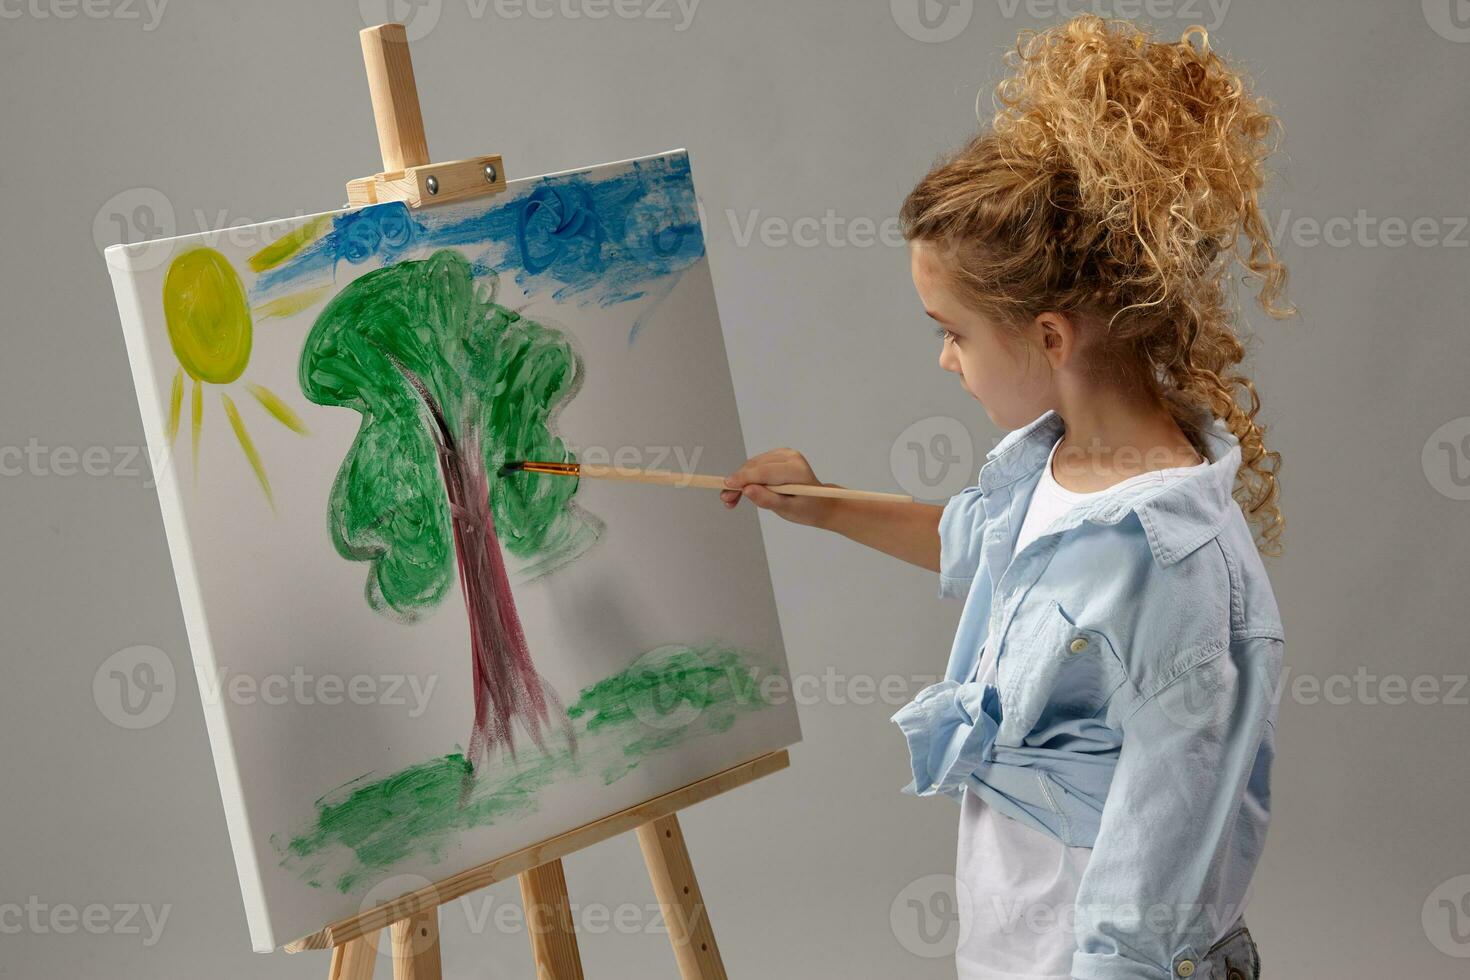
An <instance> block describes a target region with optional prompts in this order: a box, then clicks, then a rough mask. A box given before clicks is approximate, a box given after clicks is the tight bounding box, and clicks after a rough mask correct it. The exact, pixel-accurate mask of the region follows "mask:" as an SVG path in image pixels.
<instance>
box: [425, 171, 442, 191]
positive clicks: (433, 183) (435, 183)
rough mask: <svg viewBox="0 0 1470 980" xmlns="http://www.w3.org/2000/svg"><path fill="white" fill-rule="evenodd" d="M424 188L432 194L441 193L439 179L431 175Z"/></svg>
mask: <svg viewBox="0 0 1470 980" xmlns="http://www.w3.org/2000/svg"><path fill="white" fill-rule="evenodd" d="M424 186H425V187H427V188H428V189H429V193H430V194H437V193H439V178H438V177H435V176H434V175H433V174H430V175H429V179H428V180H426V181H424Z"/></svg>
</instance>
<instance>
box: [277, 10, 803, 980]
mask: <svg viewBox="0 0 1470 980" xmlns="http://www.w3.org/2000/svg"><path fill="white" fill-rule="evenodd" d="M361 36H362V54H363V61H364V62H365V63H366V65H367V75H368V87H369V89H370V90H371V92H372V99H373V116H374V118H375V120H376V122H377V128H378V144H379V146H380V148H381V149H382V154H383V172H382V173H379V174H374V175H373V176H371V177H361V178H358V179H357V180H353V181H349V182H348V184H347V200H348V203H349V205H358V206H360V205H367V204H376V203H381V202H385V201H403V202H404V203H405V204H407V205H408V206H409V207H413V208H416V207H420V206H422V205H424V204H429V203H440V202H447V201H455V200H462V199H464V198H470V197H478V196H482V195H485V194H495V193H498V192H500V191H503V190H504V189H505V166H504V164H503V163H502V161H501V158H500V157H499V156H483V157H474V158H472V159H469V160H455V161H453V162H450V163H440V164H432V163H430V162H429V147H428V142H427V140H426V139H425V137H424V121H423V117H422V116H421V115H420V113H419V98H418V88H417V86H416V85H415V84H414V77H413V62H412V60H411V59H410V58H409V53H408V38H407V36H406V34H405V32H404V28H403V25H402V24H381V25H379V26H377V27H370V28H368V29H367V30H365V31H362V32H361ZM789 764H790V759H789V757H788V755H787V753H786V751H785V750H784V749H783V750H780V751H777V752H770V753H767V754H766V755H763V756H760V757H759V758H756V759H752V760H751V761H750V762H746V763H743V764H741V765H738V766H735V767H734V768H731V769H726V770H725V771H724V772H720V773H716V774H715V775H713V776H709V777H707V778H705V779H701V780H699V781H698V782H694V783H691V784H689V785H688V786H684V787H682V788H680V789H677V790H674V791H673V792H670V793H665V794H664V795H663V796H658V797H655V798H654V799H651V800H648V801H646V802H643V803H640V804H638V805H637V806H633V807H629V808H628V809H626V810H622V811H620V812H618V813H615V814H613V815H611V816H608V817H603V818H602V819H600V820H595V821H593V822H591V823H588V824H584V825H582V826H581V827H578V828H576V829H574V830H570V831H568V832H567V833H564V834H562V835H560V836H558V837H552V838H549V839H547V840H544V841H541V842H540V843H538V844H533V845H531V846H530V847H527V848H524V849H522V850H519V851H516V852H514V853H512V854H507V855H505V856H504V857H501V858H497V859H496V860H494V861H490V862H488V863H486V864H482V865H480V866H479V867H476V868H471V869H469V870H468V871H462V872H460V873H459V874H457V875H454V876H453V877H450V878H446V879H444V880H443V881H439V882H436V883H435V884H432V885H429V886H427V887H425V888H421V889H419V890H418V891H415V892H410V893H409V894H407V895H403V896H401V897H399V898H397V899H395V900H394V901H392V902H389V903H387V904H384V905H379V906H377V907H376V908H373V909H369V910H368V911H366V912H362V913H360V914H358V915H355V916H352V917H351V918H347V919H343V920H341V921H339V922H334V923H332V924H331V925H329V926H327V927H326V928H325V929H321V930H320V931H318V932H314V933H312V934H311V935H309V936H303V937H302V938H300V939H298V940H296V941H295V942H292V943H289V944H288V945H287V946H286V951H287V952H290V953H296V952H300V951H301V950H307V949H330V950H331V951H332V965H331V972H330V974H329V977H330V980H369V978H371V977H372V975H373V970H374V967H375V965H376V959H377V943H378V940H379V938H380V937H381V935H382V931H383V929H385V928H386V929H387V930H388V933H389V936H390V937H391V940H392V953H393V976H394V977H395V980H439V978H440V976H441V971H440V963H439V906H441V905H444V904H446V903H448V902H452V901H454V900H455V899H456V898H460V897H462V896H464V895H468V894H470V893H471V892H474V891H477V890H479V889H481V888H484V887H485V886H487V885H489V884H491V883H493V882H496V881H503V880H505V879H506V878H508V877H510V876H511V875H516V876H518V878H519V879H520V885H521V901H522V902H523V904H524V906H525V921H526V930H527V932H528V934H529V935H530V939H531V951H532V953H533V955H534V956H535V959H536V974H537V977H538V980H581V978H582V960H581V957H580V955H579V953H578V951H577V934H576V930H575V927H574V924H573V922H572V912H571V904H570V902H569V901H568V898H567V881H566V876H565V874H564V873H563V872H562V866H561V858H562V857H564V856H565V855H567V854H571V853H572V852H573V851H579V850H581V849H583V848H585V847H589V846H591V845H593V844H595V843H597V842H598V841H602V840H606V839H607V838H609V837H613V836H616V835H617V834H621V833H625V832H626V831H629V830H636V831H637V833H638V845H639V847H640V848H641V849H642V850H643V860H644V863H645V864H646V865H647V866H648V876H649V878H650V879H652V881H653V890H654V893H655V894H656V895H657V896H658V903H659V908H660V910H661V911H662V913H663V917H664V922H665V925H666V926H667V928H668V931H669V942H670V943H671V944H672V945H673V947H674V958H675V959H676V960H677V962H678V965H679V973H680V975H681V976H682V977H683V978H684V980H723V978H724V977H725V975H726V974H725V966H724V963H723V962H722V961H721V960H720V951H719V948H718V947H717V946H716V945H715V934H714V930H713V929H712V928H711V927H710V922H709V916H708V915H707V914H706V912H705V906H704V896H703V895H702V894H701V893H700V890H699V882H697V881H696V880H695V878H694V866H693V864H691V863H690V860H689V851H688V849H687V848H685V846H684V835H683V833H682V832H681V831H680V830H679V818H678V811H680V810H682V809H684V808H685V807H688V806H692V805H694V804H695V803H698V802H700V801H701V800H707V799H709V798H710V797H712V796H717V795H719V794H720V793H724V792H727V791H729V790H732V789H734V788H735V787H737V786H743V785H744V784H746V783H748V782H751V781H752V780H755V779H758V778H760V777H761V776H765V775H769V774H770V773H773V772H777V771H779V770H781V769H784V768H786V766H787V765H789Z"/></svg>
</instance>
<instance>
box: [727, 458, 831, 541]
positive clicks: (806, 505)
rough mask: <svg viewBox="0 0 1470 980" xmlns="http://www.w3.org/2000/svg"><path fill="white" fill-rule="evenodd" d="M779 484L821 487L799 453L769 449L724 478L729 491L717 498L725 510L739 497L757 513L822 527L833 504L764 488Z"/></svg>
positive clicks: (824, 498)
mask: <svg viewBox="0 0 1470 980" xmlns="http://www.w3.org/2000/svg"><path fill="white" fill-rule="evenodd" d="M781 483H808V484H815V485H822V481H821V480H818V479H817V474H816V473H814V472H812V467H811V464H810V463H808V462H807V461H806V457H805V456H803V455H802V454H801V453H799V452H797V451H796V450H795V449H772V450H771V451H770V452H765V453H761V454H760V455H759V456H752V457H751V458H750V459H748V460H746V461H745V465H744V466H742V467H740V469H738V470H736V471H735V472H734V473H732V474H731V475H730V476H728V477H726V478H725V485H726V486H728V487H730V489H729V490H722V491H720V499H721V500H722V501H724V503H725V506H726V507H729V508H733V507H735V506H736V505H738V504H739V503H740V500H741V498H742V497H743V498H745V499H746V500H749V501H750V502H751V503H753V504H755V505H756V506H757V507H759V508H760V509H761V510H768V511H770V512H771V513H773V514H777V515H779V516H780V517H784V518H785V519H786V520H788V521H791V522H792V523H793V524H805V525H807V526H808V527H823V526H825V524H826V522H827V520H828V518H829V517H830V516H831V513H832V509H833V505H834V504H836V503H837V501H835V500H832V499H830V498H826V497H793V496H791V495H789V494H784V493H776V492H775V491H773V490H767V489H766V487H767V486H769V485H771V484H781Z"/></svg>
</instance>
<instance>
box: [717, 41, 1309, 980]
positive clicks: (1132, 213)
mask: <svg viewBox="0 0 1470 980" xmlns="http://www.w3.org/2000/svg"><path fill="white" fill-rule="evenodd" d="M1196 35H1197V36H1198V37H1197V43H1196V38H1195V36H1196ZM1010 60H1011V63H1012V67H1013V69H1014V70H1013V74H1012V75H1011V76H1010V77H1008V78H1007V79H1006V80H1005V81H1004V82H1002V83H1001V85H1000V86H999V88H998V90H997V111H996V114H995V117H994V120H993V123H992V125H991V127H990V129H989V130H988V131H985V132H982V133H981V134H980V135H978V136H976V137H975V138H974V139H972V140H971V141H970V142H969V144H968V145H966V146H965V147H964V148H963V149H961V150H960V151H959V152H958V153H955V154H953V155H952V156H950V157H949V158H947V159H945V160H942V161H941V162H940V163H939V164H938V165H937V166H935V168H934V169H933V170H932V171H930V172H929V174H928V175H927V176H926V177H925V178H924V179H923V180H922V181H921V182H920V183H919V185H918V186H917V187H916V188H914V190H913V191H912V192H911V193H910V194H909V196H908V199H907V200H906V201H905V202H904V205H903V209H902V214H901V217H902V221H903V225H904V229H905V237H906V238H907V240H908V242H909V249H910V260H911V268H912V273H913V280H914V286H915V288H916V290H917V291H918V294H919V299H920V300H921V302H922V303H923V305H924V310H925V312H926V313H927V314H928V315H929V316H930V317H931V318H932V319H933V320H934V321H935V322H936V324H937V325H938V333H939V335H940V337H941V338H942V341H941V342H942V345H943V347H942V351H941V353H940V357H939V365H940V367H942V368H943V369H944V370H946V371H949V372H951V373H953V374H955V375H957V376H958V378H959V382H960V384H961V385H963V386H964V388H965V390H966V391H967V392H969V393H970V394H971V395H972V396H974V398H975V399H976V400H977V401H979V402H980V403H981V404H982V405H983V406H984V408H985V411H986V414H987V415H989V416H990V419H991V421H993V422H994V423H995V424H996V425H997V426H999V427H1000V428H1001V429H1005V430H1011V431H1010V432H1009V434H1008V435H1006V436H1005V438H1003V439H1002V440H1001V441H1000V443H999V444H998V445H997V446H996V447H995V449H994V450H992V451H991V452H990V453H989V454H988V458H987V462H986V464H985V465H984V467H983V468H982V469H981V470H980V476H979V481H978V485H977V486H974V487H971V488H969V489H967V490H964V491H963V492H961V493H960V494H959V495H957V496H955V497H954V498H952V499H951V500H950V501H949V502H948V504H947V505H946V506H944V507H943V508H940V507H930V506H924V505H920V504H880V503H866V502H862V503H856V502H847V501H833V500H818V499H813V498H809V497H790V496H782V495H779V494H776V493H773V492H772V491H770V490H768V489H766V486H765V485H766V484H773V483H814V482H818V481H817V477H816V475H815V474H814V473H813V472H812V469H811V466H810V465H808V463H807V461H806V460H805V459H804V458H803V457H802V456H801V454H800V453H797V452H795V451H793V450H790V449H778V450H775V451H773V452H768V453H764V454H762V455H759V456H756V457H754V458H752V459H751V460H749V461H748V462H747V463H746V464H745V465H744V466H743V467H741V468H740V470H738V471H737V472H736V473H735V474H733V475H732V476H731V477H730V478H729V479H728V481H727V485H728V486H729V487H730V488H731V489H730V490H728V491H725V492H724V494H723V497H724V502H725V505H726V506H727V507H734V506H736V505H737V504H738V503H739V501H740V500H742V499H747V500H749V501H751V502H752V503H753V504H755V505H756V506H758V507H761V508H764V509H766V510H770V511H772V512H774V513H776V514H779V515H780V516H782V517H784V518H786V519H787V520H790V521H793V522H795V523H798V524H806V525H811V526H814V527H819V528H825V529H827V530H831V531H836V532H838V533H839V534H843V535H846V536H847V537H849V538H852V539H853V540H855V541H859V542H861V543H863V544H866V545H870V546H872V547H874V548H877V549H879V550H881V551H884V552H886V553H888V554H890V555H893V556H895V557H898V558H901V559H903V560H905V561H908V562H912V563H914V564H916V565H921V566H923V567H925V568H929V569H932V570H934V571H937V572H938V573H939V591H940V594H941V595H942V596H952V597H956V598H963V599H964V600H965V604H964V609H963V612H962V614H961V617H960V624H959V629H958V632H957V634H956V636H955V642H954V647H953V650H952V651H951V654H950V659H949V666H948V668H947V670H946V673H945V679H944V680H943V681H941V682H940V683H938V684H935V685H933V686H931V687H929V688H926V689H925V690H923V691H921V692H920V693H919V694H918V696H917V697H915V698H914V700H913V701H912V702H911V703H910V704H908V705H906V706H905V707H903V708H902V709H901V710H900V711H899V712H898V713H897V714H895V715H894V721H895V722H897V724H898V726H899V728H900V730H901V731H902V732H903V735H904V737H905V738H906V740H907V744H908V748H909V752H910V755H911V760H912V767H913V776H914V778H913V782H912V783H910V784H909V786H908V787H907V790H908V791H909V792H913V793H916V794H918V795H920V796H931V795H936V794H943V795H948V796H952V797H954V798H955V799H957V800H959V801H960V834H959V847H958V861H957V867H958V871H957V880H958V891H959V895H960V898H961V909H962V910H963V911H964V914H965V916H966V922H965V925H966V926H967V927H968V928H962V930H961V931H962V936H963V939H962V942H961V944H960V947H959V949H958V951H957V954H956V959H957V963H958V967H959V973H960V975H961V976H962V977H966V978H971V977H973V978H1000V980H1021V978H1029V980H1064V978H1075V980H1141V978H1147V980H1166V978H1169V977H1182V978H1189V977H1195V978H1198V980H1206V978H1208V980H1217V978H1218V980H1244V978H1255V977H1257V976H1258V975H1259V961H1258V956H1257V953H1256V948H1255V944H1254V943H1253V941H1252V940H1251V937H1250V933H1249V932H1248V931H1247V930H1246V927H1245V924H1244V921H1243V920H1242V918H1241V913H1242V911H1243V908H1244V905H1245V900H1246V893H1247V889H1248V885H1249V884H1250V880H1251V874H1252V872H1253V871H1254V869H1255V866H1256V863H1257V860H1258V858H1259V857H1260V853H1261V846H1262V842H1263V838H1264V835H1265V831H1266V823H1267V817H1268V813H1269V805H1270V795H1269V776H1270V768H1271V760H1272V757H1273V754H1274V749H1273V739H1274V736H1273V729H1274V724H1275V714H1276V697H1275V695H1276V692H1277V681H1278V677H1279V673H1280V670H1281V657H1282V645H1283V634H1282V628H1281V621H1280V617H1279V614H1278V612H1277V608H1276V603H1275V599H1274V597H1273V596H1272V592H1271V587H1270V584H1269V583H1268V582H1267V579H1266V574H1265V571H1264V569H1263V567H1262V563H1261V559H1260V557H1259V554H1258V551H1262V552H1270V551H1273V550H1275V549H1276V548H1277V547H1278V542H1279V537H1280V534H1281V526H1282V521H1281V514H1280V511H1279V510H1278V508H1277V505H1276V475H1275V474H1276V470H1277V468H1278V466H1279V461H1280V458H1279V456H1278V455H1277V454H1276V453H1273V452H1268V451H1267V450H1266V448H1265V444H1264V442H1263V435H1264V431H1263V429H1262V427H1261V426H1260V425H1259V424H1258V423H1257V422H1256V420H1255V416H1256V412H1257V410H1258V407H1259V403H1258V400H1257V398H1256V395H1255V390H1254V388H1253V386H1252V385H1251V382H1250V380H1249V379H1248V378H1246V377H1245V376H1244V375H1243V374H1241V373H1240V372H1239V371H1238V370H1236V365H1238V364H1239V363H1240V361H1241V360H1242V358H1243V356H1244V350H1243V348H1242V345H1241V342H1240V340H1239V339H1238V338H1237V336H1236V333H1235V331H1234V329H1233V316H1232V313H1231V311H1230V310H1229V308H1228V307H1227V306H1226V286H1227V284H1228V279H1229V273H1230V271H1231V267H1232V263H1233V262H1234V261H1239V262H1240V264H1241V265H1242V266H1243V267H1244V268H1245V269H1246V270H1248V271H1249V272H1250V273H1254V274H1255V276H1257V277H1259V280H1260V282H1261V287H1260V292H1259V298H1260V301H1261V303H1262V306H1263V307H1264V308H1265V309H1266V311H1267V312H1268V313H1270V314H1272V315H1274V316H1286V315H1289V314H1290V312H1291V311H1290V310H1289V309H1286V308H1283V307H1280V306H1278V300H1279V298H1280V296H1281V294H1282V291H1283V288H1284V285H1285V280H1286V272H1285V269H1284V268H1283V267H1282V265H1281V264H1280V263H1279V262H1278V261H1277V258H1276V254H1275V251H1274V250H1273V248H1272V245H1271V242H1270V240H1269V238H1268V237H1267V225H1266V221H1265V220H1264V218H1263V217H1262V214H1261V210H1260V205H1259V201H1258V193H1259V191H1260V189H1261V187H1262V184H1263V161H1264V159H1265V157H1266V154H1267V152H1268V147H1267V145H1266V138H1267V136H1268V135H1270V132H1271V130H1272V128H1273V125H1274V119H1273V118H1272V116H1270V115H1269V114H1267V112H1266V110H1265V108H1264V107H1263V104H1262V102H1260V101H1259V100H1258V99H1257V98H1256V97H1254V96H1253V95H1252V94H1251V93H1250V91H1249V90H1248V87H1247V85H1246V82H1245V79H1244V78H1243V77H1242V75H1241V74H1240V73H1239V72H1237V71H1235V70H1234V69H1233V68H1231V67H1230V66H1229V65H1228V64H1226V63H1225V62H1224V61H1222V60H1221V58H1220V57H1218V56H1217V55H1216V54H1214V53H1212V52H1211V50H1210V48H1209V43H1208V38H1207V37H1206V36H1205V32H1204V31H1203V29H1200V28H1191V29H1190V31H1188V32H1186V33H1185V35H1184V37H1183V39H1181V40H1180V41H1179V42H1178V43H1177V44H1169V43H1161V42H1158V41H1156V40H1154V39H1153V37H1152V36H1150V35H1148V34H1145V33H1144V32H1142V31H1141V30H1139V29H1138V28H1136V27H1134V26H1131V25H1130V24H1128V23H1126V22H1105V21H1103V20H1101V19H1099V18H1097V17H1095V16H1082V17H1078V18H1075V19H1073V20H1071V21H1069V22H1067V23H1065V24H1063V25H1060V26H1058V27H1055V28H1052V29H1050V30H1047V31H1045V32H1043V33H1040V34H1034V33H1030V32H1028V33H1026V34H1023V35H1022V37H1021V40H1020V42H1019V43H1018V44H1017V47H1016V50H1015V51H1014V52H1013V54H1012V55H1011V59H1010ZM1242 241H1243V244H1242ZM1038 924H1046V925H1047V926H1049V927H1046V928H1042V927H1039V926H1038ZM1052 924H1055V925H1054V926H1053V925H1052Z"/></svg>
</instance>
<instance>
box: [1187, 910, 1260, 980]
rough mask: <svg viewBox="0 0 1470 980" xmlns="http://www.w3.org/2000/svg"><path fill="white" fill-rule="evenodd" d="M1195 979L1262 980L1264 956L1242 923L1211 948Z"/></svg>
mask: <svg viewBox="0 0 1470 980" xmlns="http://www.w3.org/2000/svg"><path fill="white" fill-rule="evenodd" d="M1199 966H1200V969H1198V970H1197V971H1196V972H1195V974H1194V980H1260V976H1261V953H1260V951H1259V950H1258V949H1256V941H1255V940H1254V939H1252V938H1251V933H1250V930H1249V929H1247V928H1246V927H1245V922H1244V921H1242V922H1240V923H1239V924H1237V925H1236V927H1235V928H1234V929H1231V930H1230V932H1229V933H1228V934H1227V935H1226V936H1225V938H1224V939H1222V940H1220V941H1219V942H1218V943H1216V944H1215V945H1213V946H1211V947H1210V950H1209V952H1208V953H1206V954H1205V958H1204V962H1203V963H1201V964H1199Z"/></svg>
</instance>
